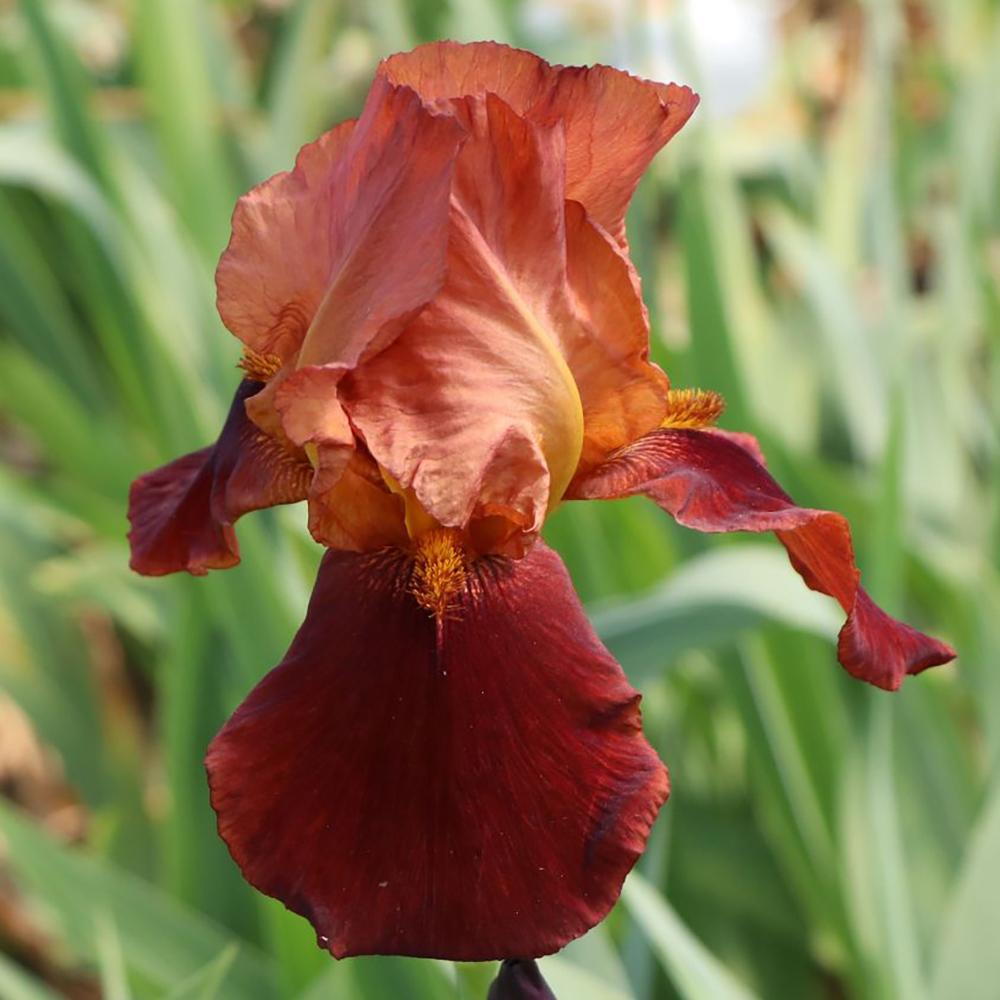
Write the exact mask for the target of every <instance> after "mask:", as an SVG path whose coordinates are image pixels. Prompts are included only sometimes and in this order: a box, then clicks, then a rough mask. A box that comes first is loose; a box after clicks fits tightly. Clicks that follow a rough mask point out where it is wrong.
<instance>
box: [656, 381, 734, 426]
mask: <svg viewBox="0 0 1000 1000" xmlns="http://www.w3.org/2000/svg"><path fill="white" fill-rule="evenodd" d="M725 408H726V401H725V400H724V399H723V398H722V396H721V395H719V393H717V392H713V391H712V390H711V389H671V390H670V391H669V392H668V393H667V415H666V416H665V417H664V418H663V423H661V424H660V426H661V427H673V428H678V429H687V430H699V429H701V428H702V427H711V426H712V424H714V423H715V421H716V420H718V419H719V417H721V416H722V411H723V410H724V409H725Z"/></svg>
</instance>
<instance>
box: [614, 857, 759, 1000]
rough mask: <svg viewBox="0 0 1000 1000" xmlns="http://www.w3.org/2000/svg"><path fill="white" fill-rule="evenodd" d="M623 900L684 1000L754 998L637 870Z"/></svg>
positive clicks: (623, 892)
mask: <svg viewBox="0 0 1000 1000" xmlns="http://www.w3.org/2000/svg"><path fill="white" fill-rule="evenodd" d="M622 901H623V902H624V904H625V908H626V909H627V910H628V912H629V914H630V916H631V917H632V919H633V920H634V921H635V922H636V923H637V924H638V925H639V927H640V928H641V930H642V932H643V934H645V935H646V937H647V938H648V939H649V943H650V944H651V945H652V947H653V950H654V951H655V952H656V955H657V957H658V958H659V959H660V964H661V965H662V966H663V970H664V972H666V974H667V975H668V976H669V977H670V981H671V982H672V983H673V985H674V986H675V987H676V989H677V992H678V993H680V994H681V996H682V997H684V998H685V1000H752V998H753V997H754V994H753V992H752V991H751V990H749V989H747V988H746V987H745V986H744V985H743V984H742V983H740V982H739V980H738V979H737V978H736V977H735V976H734V975H733V974H732V973H731V972H730V971H729V969H727V968H726V967H725V966H724V965H722V964H721V963H720V962H719V961H718V960H717V959H716V958H715V957H714V956H713V955H712V953H711V952H710V951H708V950H707V949H706V948H705V946H704V945H703V944H702V943H701V942H700V941H699V940H698V939H697V938H696V937H695V936H694V935H693V934H692V933H691V931H690V930H689V929H688V928H687V926H686V925H685V924H684V922H683V921H682V920H681V919H680V917H678V916H677V914H676V913H675V912H674V910H673V908H672V907H671V906H670V904H669V903H668V902H667V901H666V900H665V899H664V898H663V896H661V895H660V894H659V893H658V892H657V891H656V889H654V888H653V886H652V885H650V883H649V882H647V881H646V880H645V879H644V878H643V877H642V876H641V875H639V874H637V873H636V872H632V874H631V875H630V876H629V877H628V879H627V880H626V882H625V888H624V889H623V890H622Z"/></svg>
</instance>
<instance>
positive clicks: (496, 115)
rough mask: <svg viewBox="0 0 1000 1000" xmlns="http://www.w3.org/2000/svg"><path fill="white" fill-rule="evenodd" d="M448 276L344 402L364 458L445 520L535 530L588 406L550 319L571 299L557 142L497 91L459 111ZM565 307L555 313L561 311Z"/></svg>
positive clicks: (568, 469) (347, 385) (576, 451)
mask: <svg viewBox="0 0 1000 1000" xmlns="http://www.w3.org/2000/svg"><path fill="white" fill-rule="evenodd" d="M455 110H456V114H458V115H460V116H461V118H462V121H463V123H464V124H465V125H466V128H467V130H468V132H469V138H468V139H467V141H466V143H465V145H464V146H463V148H462V152H461V155H460V157H459V161H458V164H457V167H456V171H455V179H454V184H453V191H452V207H451V218H450V230H451V234H450V240H449V248H448V260H447V280H446V283H445V285H444V287H443V288H442V290H441V292H440V293H439V294H438V295H437V296H436V297H435V299H434V300H433V301H432V302H431V303H430V304H429V305H428V306H427V307H426V308H425V309H424V310H423V312H421V313H420V315H419V316H418V317H417V318H416V319H415V320H414V322H413V323H411V324H410V325H409V326H408V327H407V328H406V330H405V331H404V332H403V333H402V334H401V335H400V336H399V338H398V339H397V340H396V341H395V342H394V343H393V344H392V345H391V346H389V347H388V348H387V349H386V350H384V351H383V352H382V353H381V354H379V355H378V356H377V357H376V358H374V359H373V360H372V361H370V362H369V363H367V364H365V365H362V366H361V367H359V368H358V370H357V371H355V372H353V373H351V374H349V375H348V376H347V377H346V378H345V379H344V382H343V388H342V398H343V401H344V406H345V408H346V409H347V411H348V413H349V414H350V417H351V421H352V423H353V424H354V426H355V427H357V429H358V431H359V433H360V435H361V436H362V437H363V438H364V440H365V442H366V443H367V445H368V447H369V449H370V450H371V453H372V455H373V456H374V457H375V459H376V460H377V461H378V463H379V464H380V465H381V466H382V467H383V468H385V469H387V470H388V471H389V472H390V473H391V475H392V476H393V477H394V479H395V480H396V481H397V482H398V483H399V484H400V486H401V487H402V488H403V489H412V490H413V491H414V493H415V494H416V496H417V498H418V499H419V501H420V503H421V504H423V506H424V507H425V508H426V510H427V511H428V512H429V513H430V514H431V515H432V516H433V517H434V518H436V519H437V520H438V521H439V522H440V523H441V524H445V525H449V526H456V527H457V526H463V525H465V524H467V523H468V521H469V520H470V519H471V518H473V517H474V516H479V517H481V516H484V515H489V514H495V515H500V516H503V517H506V518H508V519H509V520H510V521H511V522H512V523H513V524H514V525H516V526H517V527H518V528H519V529H522V530H523V531H525V532H527V533H533V532H537V531H538V530H539V529H540V528H541V525H542V521H543V520H544V518H545V514H546V513H547V511H548V509H549V507H550V505H551V504H552V503H554V502H555V501H556V500H558V498H559V497H560V496H561V495H562V491H563V490H564V489H565V487H566V485H567V484H568V483H569V480H570V478H571V477H572V475H573V471H574V469H575V468H576V464H577V460H578V457H579V455H580V448H581V443H582V440H583V411H582V408H581V401H580V394H579V390H578V388H577V385H576V382H575V380H574V378H573V374H572V371H571V370H570V368H569V366H568V365H567V361H566V358H565V356H564V354H563V352H562V349H561V345H560V334H559V330H558V328H557V326H556V324H555V323H554V322H553V303H558V302H559V299H560V297H562V298H563V299H564V298H565V296H566V279H565V274H566V265H565V233H564V221H563V220H564V208H563V205H564V199H563V179H562V136H561V135H560V134H559V132H558V130H553V129H543V128H540V127H537V126H534V125H532V124H531V123H530V122H527V121H525V120H524V119H522V118H519V117H517V116H516V115H515V114H514V113H513V112H512V111H511V109H510V108H509V107H507V105H505V104H504V103H503V102H502V101H500V100H499V99H498V98H496V97H492V96H487V97H485V98H467V99H466V100H465V101H464V102H459V103H457V104H456V106H455ZM565 312H566V308H559V315H563V314H564V313H565Z"/></svg>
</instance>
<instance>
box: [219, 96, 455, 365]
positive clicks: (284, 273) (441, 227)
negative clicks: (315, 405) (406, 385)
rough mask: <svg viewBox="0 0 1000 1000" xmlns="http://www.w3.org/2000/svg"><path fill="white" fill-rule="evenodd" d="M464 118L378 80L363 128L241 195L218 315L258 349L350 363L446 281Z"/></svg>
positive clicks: (333, 138)
mask: <svg viewBox="0 0 1000 1000" xmlns="http://www.w3.org/2000/svg"><path fill="white" fill-rule="evenodd" d="M461 138H462V130H461V127H460V126H459V125H458V123H457V122H455V121H454V120H452V119H451V118H449V117H447V116H443V115H437V114H434V113H432V112H431V111H429V110H427V109H426V108H425V107H424V105H423V103H422V102H421V100H420V99H419V98H418V97H417V95H416V94H414V93H413V92H412V91H411V90H409V89H408V88H400V87H393V86H391V85H390V84H389V83H388V82H387V81H385V80H382V79H377V80H376V81H375V83H374V85H373V86H372V89H371V92H370V93H369V95H368V100H367V101H366V103H365V107H364V110H363V111H362V114H361V117H360V118H359V119H358V121H357V122H345V123H344V124H342V125H338V126H337V127H336V128H335V129H333V130H332V131H330V132H328V133H327V134H326V135H324V136H322V137H321V138H320V139H318V140H317V141H316V142H314V143H311V144H310V145H308V146H305V147H304V148H303V149H302V151H301V152H300V153H299V157H298V159H297V160H296V165H295V169H294V170H292V171H291V172H290V173H284V174H278V175H277V176H275V177H272V178H271V179H270V180H268V181H265V182H264V183H263V184H261V185H259V186H258V187H256V188H254V189H253V190H252V191H250V192H249V193H248V194H246V195H244V197H243V198H241V199H240V201H239V203H238V204H237V207H236V211H235V213H234V215H233V235H232V239H231V240H230V243H229V246H228V247H227V248H226V251H225V252H224V253H223V255H222V259H221V260H220V262H219V268H218V271H217V272H216V285H217V289H218V306H219V313H220V314H221V316H222V318H223V321H224V322H225V323H226V325H227V326H228V327H229V329H230V330H231V331H232V332H233V333H235V334H236V335H237V336H238V337H239V338H240V339H242V340H243V341H244V342H245V343H246V344H247V345H248V346H249V347H251V348H253V349H254V350H255V351H257V352H258V353H260V354H273V355H277V357H278V360H279V362H282V363H284V362H287V361H289V360H290V359H291V358H293V357H294V356H295V354H296V352H297V351H299V350H300V349H301V351H302V355H301V358H300V363H302V364H325V363H327V362H331V361H333V362H337V363H343V364H347V365H353V364H354V363H356V362H357V359H358V358H359V357H360V356H361V355H362V354H363V353H364V351H365V350H366V349H368V348H369V347H371V349H372V350H376V349H378V347H379V346H382V345H384V343H387V342H388V341H389V340H391V339H392V337H393V336H395V334H396V333H398V331H399V329H400V328H401V326H402V325H403V324H404V323H405V322H406V320H407V319H408V318H409V317H410V316H412V315H413V314H414V312H415V311H416V310H418V309H419V308H420V306H421V305H423V303H424V302H426V301H427V300H428V299H429V298H430V297H431V296H432V295H433V294H434V292H435V291H436V290H437V288H438V287H439V286H440V284H441V280H442V272H443V266H444V253H445V244H446V242H447V226H446V224H447V216H448V191H449V185H450V179H451V167H452V162H453V160H454V158H455V154H456V151H457V148H458V146H459V143H460V141H461Z"/></svg>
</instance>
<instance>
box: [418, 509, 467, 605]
mask: <svg viewBox="0 0 1000 1000" xmlns="http://www.w3.org/2000/svg"><path fill="white" fill-rule="evenodd" d="M467 563H468V559H467V556H466V554H465V549H464V548H463V546H462V543H461V536H460V533H459V532H458V531H456V530H455V529H454V528H434V529H433V530H431V531H428V532H426V533H425V534H423V535H421V536H420V537H419V538H418V539H417V541H416V547H415V551H414V556H413V575H412V577H411V578H410V593H411V594H412V595H413V596H414V598H415V599H416V601H417V604H419V605H420V606H421V607H422V608H426V609H427V610H428V611H430V612H432V613H433V614H434V617H435V618H441V617H443V616H444V615H445V614H447V612H448V611H452V610H454V609H455V607H456V604H455V597H456V596H457V595H458V594H459V593H461V591H462V590H463V589H464V588H465V576H466V567H467Z"/></svg>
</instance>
